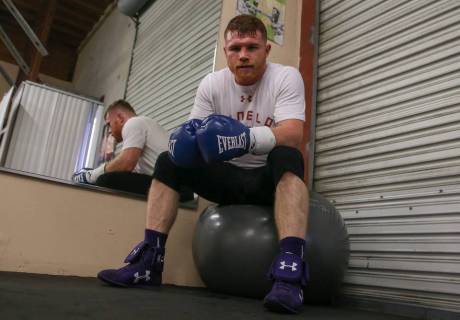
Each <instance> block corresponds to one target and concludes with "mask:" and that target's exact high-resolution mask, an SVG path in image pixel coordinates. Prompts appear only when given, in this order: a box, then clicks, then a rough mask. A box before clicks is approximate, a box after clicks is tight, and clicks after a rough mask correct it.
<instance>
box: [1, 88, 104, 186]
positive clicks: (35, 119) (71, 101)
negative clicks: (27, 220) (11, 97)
mask: <svg viewBox="0 0 460 320" xmlns="http://www.w3.org/2000/svg"><path fill="white" fill-rule="evenodd" d="M21 87H22V88H21V89H20V90H19V91H18V93H17V96H16V97H15V100H16V105H15V106H14V107H15V108H17V111H16V112H17V115H16V119H15V120H14V122H13V123H12V124H11V125H12V126H13V130H12V132H11V139H10V143H9V146H8V148H7V151H6V160H5V167H6V168H10V169H15V170H20V171H25V172H31V173H35V174H40V175H45V176H48V177H54V178H58V179H63V180H69V179H70V177H71V176H72V174H73V172H75V170H76V169H78V168H79V167H81V165H79V164H80V163H82V164H83V163H85V164H88V165H90V166H93V165H94V161H95V159H94V157H95V152H92V153H91V154H90V155H89V156H92V157H93V159H88V153H87V150H93V149H94V148H95V145H97V144H98V143H99V137H98V134H99V132H97V130H99V129H100V128H101V124H97V122H98V121H99V122H102V117H101V116H100V113H101V111H102V109H103V106H102V104H101V103H100V102H97V101H94V100H89V99H86V98H83V97H79V96H76V95H73V94H69V93H66V92H64V91H60V90H56V89H53V88H50V87H47V86H43V85H38V84H34V83H32V82H25V83H23V84H22V85H21ZM98 111H99V112H98ZM96 114H99V117H96V116H95V115H96ZM11 121H13V120H11ZM98 128H99V129H98ZM87 135H90V136H92V138H93V139H88V140H87V141H85V139H84V137H85V136H87ZM80 158H82V160H81V159H80ZM90 160H91V161H90Z"/></svg>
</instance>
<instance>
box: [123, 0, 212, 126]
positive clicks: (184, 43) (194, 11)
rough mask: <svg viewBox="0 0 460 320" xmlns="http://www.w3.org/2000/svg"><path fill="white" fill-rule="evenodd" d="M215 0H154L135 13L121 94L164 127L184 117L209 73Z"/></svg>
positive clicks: (174, 124)
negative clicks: (134, 35)
mask: <svg viewBox="0 0 460 320" xmlns="http://www.w3.org/2000/svg"><path fill="white" fill-rule="evenodd" d="M220 10H221V1H214V0H193V1H185V2H184V1H180V0H173V1H171V0H157V1H155V2H154V3H153V5H152V6H151V7H150V8H149V9H148V10H147V11H146V12H145V13H144V14H143V15H142V16H141V17H140V25H139V30H138V36H137V40H136V45H135V48H134V54H133V63H132V68H131V72H130V76H129V80H128V89H127V99H128V101H129V102H130V103H131V104H132V105H133V106H134V108H135V109H136V111H137V112H138V113H139V114H143V115H146V116H149V117H151V118H154V119H156V120H157V121H158V122H159V123H160V125H162V126H163V127H164V128H165V129H166V130H172V129H174V128H175V127H177V126H178V125H180V124H181V123H182V122H184V121H185V120H186V119H187V117H188V114H189V113H190V109H191V107H192V105H193V101H194V97H195V93H196V89H197V88H198V85H199V83H200V81H201V79H202V78H204V76H205V75H206V74H207V73H209V72H211V71H212V69H213V63H214V52H215V47H216V41H217V32H218V29H219V21H220Z"/></svg>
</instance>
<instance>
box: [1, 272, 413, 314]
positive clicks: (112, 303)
mask: <svg viewBox="0 0 460 320" xmlns="http://www.w3.org/2000/svg"><path fill="white" fill-rule="evenodd" d="M280 318H290V319H310V320H311V319H315V320H332V319H334V320H346V319H350V320H351V319H353V320H383V319H385V320H403V319H406V320H407V318H403V317H397V316H390V315H384V314H380V313H372V312H367V311H359V310H352V309H348V308H345V307H332V306H308V305H307V306H305V308H304V310H303V312H302V313H301V314H300V315H279V314H274V313H270V312H268V311H266V310H264V308H263V306H262V303H261V301H259V300H255V299H248V298H240V297H234V296H227V295H221V294H215V293H211V292H209V291H207V290H206V289H197V288H185V287H175V286H163V287H161V288H158V289H156V290H140V289H122V288H114V287H110V286H107V285H104V284H103V283H102V282H100V281H99V280H97V279H95V278H79V277H64V276H46V275H35V274H24V273H10V272H0V319H2V320H9V319H59V320H71V319H130V320H131V319H133V320H134V319H135V320H141V319H149V320H159V319H174V320H175V319H187V320H193V319H200V320H206V319H219V320H220V319H222V320H226V319H232V320H235V319H280Z"/></svg>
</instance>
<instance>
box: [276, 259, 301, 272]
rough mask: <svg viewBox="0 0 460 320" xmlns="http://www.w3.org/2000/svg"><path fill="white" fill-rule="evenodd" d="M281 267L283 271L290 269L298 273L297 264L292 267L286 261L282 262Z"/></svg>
mask: <svg viewBox="0 0 460 320" xmlns="http://www.w3.org/2000/svg"><path fill="white" fill-rule="evenodd" d="M280 264H281V266H280V269H281V270H284V269H285V268H290V269H291V271H297V268H296V267H297V263H295V262H293V263H292V265H291V264H287V263H286V261H284V260H283V261H281V262H280Z"/></svg>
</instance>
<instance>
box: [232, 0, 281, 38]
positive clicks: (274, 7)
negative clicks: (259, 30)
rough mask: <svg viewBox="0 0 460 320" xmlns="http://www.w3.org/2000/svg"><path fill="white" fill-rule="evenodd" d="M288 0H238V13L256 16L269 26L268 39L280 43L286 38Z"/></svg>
mask: <svg viewBox="0 0 460 320" xmlns="http://www.w3.org/2000/svg"><path fill="white" fill-rule="evenodd" d="M285 6H286V0H238V2H237V8H236V12H237V14H250V15H253V16H256V17H257V18H259V19H260V20H262V22H263V23H264V24H265V27H266V28H267V37H268V40H270V41H273V42H275V43H277V44H279V45H282V44H283V40H284V13H285Z"/></svg>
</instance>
